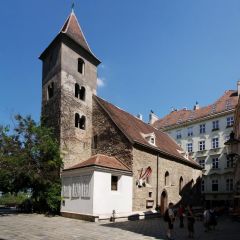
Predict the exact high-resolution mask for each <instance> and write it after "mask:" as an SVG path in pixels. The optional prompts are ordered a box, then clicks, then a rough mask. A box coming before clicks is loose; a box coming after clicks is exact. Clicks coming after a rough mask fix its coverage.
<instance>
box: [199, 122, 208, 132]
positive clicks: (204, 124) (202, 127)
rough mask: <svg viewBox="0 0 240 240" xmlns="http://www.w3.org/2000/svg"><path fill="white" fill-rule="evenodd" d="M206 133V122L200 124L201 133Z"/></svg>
mask: <svg viewBox="0 0 240 240" xmlns="http://www.w3.org/2000/svg"><path fill="white" fill-rule="evenodd" d="M203 133H206V123H203V124H200V125H199V134H203Z"/></svg>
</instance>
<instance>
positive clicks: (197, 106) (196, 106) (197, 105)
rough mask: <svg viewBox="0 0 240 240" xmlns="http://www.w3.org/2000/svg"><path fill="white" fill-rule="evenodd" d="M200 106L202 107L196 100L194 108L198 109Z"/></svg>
mask: <svg viewBox="0 0 240 240" xmlns="http://www.w3.org/2000/svg"><path fill="white" fill-rule="evenodd" d="M199 108H200V106H199V104H198V102H196V104H195V105H194V107H193V110H198V109H199Z"/></svg>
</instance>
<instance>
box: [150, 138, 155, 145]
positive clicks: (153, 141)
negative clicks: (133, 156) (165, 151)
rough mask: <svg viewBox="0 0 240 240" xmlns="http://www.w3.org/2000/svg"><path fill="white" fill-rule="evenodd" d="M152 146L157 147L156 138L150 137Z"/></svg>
mask: <svg viewBox="0 0 240 240" xmlns="http://www.w3.org/2000/svg"><path fill="white" fill-rule="evenodd" d="M149 143H150V144H152V145H155V137H153V136H152V137H150V142H149Z"/></svg>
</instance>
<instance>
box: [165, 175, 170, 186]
mask: <svg viewBox="0 0 240 240" xmlns="http://www.w3.org/2000/svg"><path fill="white" fill-rule="evenodd" d="M164 184H165V186H168V185H169V172H166V173H165V178H164Z"/></svg>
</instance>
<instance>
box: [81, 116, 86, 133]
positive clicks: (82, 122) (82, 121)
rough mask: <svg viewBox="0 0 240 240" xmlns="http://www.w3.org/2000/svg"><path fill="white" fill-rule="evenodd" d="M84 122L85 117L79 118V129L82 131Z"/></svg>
mask: <svg viewBox="0 0 240 240" xmlns="http://www.w3.org/2000/svg"><path fill="white" fill-rule="evenodd" d="M85 122H86V118H85V116H81V118H80V122H79V128H80V129H83V130H85V127H86V126H85Z"/></svg>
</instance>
